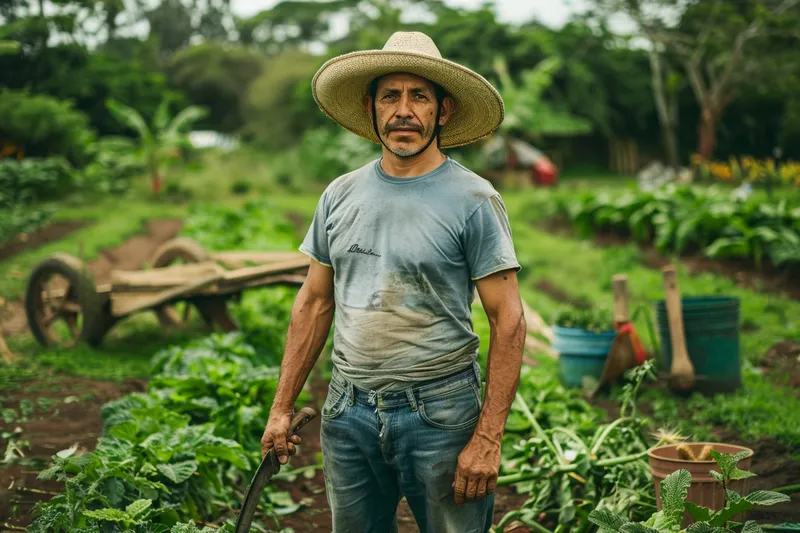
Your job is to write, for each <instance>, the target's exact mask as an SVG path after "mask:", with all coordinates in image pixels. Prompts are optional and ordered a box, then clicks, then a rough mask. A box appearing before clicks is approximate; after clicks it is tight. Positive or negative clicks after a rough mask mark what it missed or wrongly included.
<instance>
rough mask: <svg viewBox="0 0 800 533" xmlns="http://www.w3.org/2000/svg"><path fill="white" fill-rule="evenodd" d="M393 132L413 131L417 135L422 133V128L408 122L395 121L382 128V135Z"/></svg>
mask: <svg viewBox="0 0 800 533" xmlns="http://www.w3.org/2000/svg"><path fill="white" fill-rule="evenodd" d="M394 130H414V131H417V132H419V133H424V128H423V127H422V126H420V125H419V124H414V123H413V122H411V121H410V120H396V121H394V122H390V123H389V124H387V125H386V126H384V128H383V134H384V135H386V134H388V133H389V132H390V131H394Z"/></svg>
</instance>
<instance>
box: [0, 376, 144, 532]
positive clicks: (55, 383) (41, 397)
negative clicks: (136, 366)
mask: <svg viewBox="0 0 800 533" xmlns="http://www.w3.org/2000/svg"><path fill="white" fill-rule="evenodd" d="M17 386H18V387H19V389H18V390H14V391H13V394H10V395H9V396H8V397H6V398H5V401H3V400H2V399H0V411H2V415H3V416H2V417H0V433H2V432H9V433H16V434H17V435H19V438H20V440H21V441H27V442H29V443H30V447H25V446H22V452H23V453H24V458H22V459H21V460H17V461H15V463H16V464H13V465H12V466H10V467H8V468H3V469H0V526H2V524H3V523H4V522H9V524H11V525H14V526H25V525H27V524H28V523H30V521H31V520H32V519H33V516H32V515H31V513H30V511H31V510H32V509H33V506H34V505H35V504H36V502H37V501H40V500H43V499H48V498H49V497H50V494H49V493H50V492H55V491H60V490H61V489H62V486H61V484H60V483H57V482H55V481H41V480H37V479H36V476H37V474H38V472H39V471H40V470H41V469H42V468H43V466H44V465H46V464H47V463H48V462H49V460H50V457H51V456H53V455H54V454H55V453H57V452H59V451H60V450H65V449H67V448H69V447H70V446H72V445H74V444H77V445H78V446H79V448H81V449H85V450H92V449H94V447H95V445H96V443H97V439H98V438H100V436H101V434H102V430H103V420H102V418H101V417H100V408H101V407H102V405H103V404H104V403H106V402H108V401H111V400H114V399H116V398H119V397H121V396H123V395H125V394H128V393H131V392H138V391H143V390H144V389H145V382H144V381H142V380H136V379H130V380H126V381H124V382H122V383H111V382H107V381H94V380H90V379H84V378H77V377H71V376H52V375H45V376H41V377H38V378H36V379H34V380H32V381H27V382H24V383H20V384H18V385H17ZM3 392H4V393H8V392H9V391H3ZM10 396H13V399H11V397H10ZM0 442H3V449H5V444H6V441H5V439H0ZM42 491H44V492H42ZM0 530H4V529H3V528H2V527H0Z"/></svg>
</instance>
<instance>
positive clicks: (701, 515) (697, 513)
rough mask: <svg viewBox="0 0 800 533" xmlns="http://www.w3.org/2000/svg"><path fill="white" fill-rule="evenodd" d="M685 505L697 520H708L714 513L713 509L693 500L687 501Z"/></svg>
mask: <svg viewBox="0 0 800 533" xmlns="http://www.w3.org/2000/svg"><path fill="white" fill-rule="evenodd" d="M685 506H686V510H687V511H689V515H690V516H691V517H692V518H693V519H694V520H695V521H697V522H707V521H709V520H711V515H712V514H713V513H714V511H713V510H712V509H709V508H708V507H700V506H699V505H697V504H696V503H693V502H686V503H685Z"/></svg>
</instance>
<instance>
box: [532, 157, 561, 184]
mask: <svg viewBox="0 0 800 533" xmlns="http://www.w3.org/2000/svg"><path fill="white" fill-rule="evenodd" d="M533 171H534V173H535V175H536V183H538V184H539V185H552V184H554V183H555V182H556V181H557V180H558V168H557V167H556V166H555V165H554V164H553V162H552V161H550V160H549V159H547V158H546V157H543V158H542V159H539V160H538V161H537V162H536V163H534V164H533Z"/></svg>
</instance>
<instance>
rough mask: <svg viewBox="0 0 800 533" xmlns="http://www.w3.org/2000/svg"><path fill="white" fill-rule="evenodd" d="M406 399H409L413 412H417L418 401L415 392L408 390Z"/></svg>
mask: <svg viewBox="0 0 800 533" xmlns="http://www.w3.org/2000/svg"><path fill="white" fill-rule="evenodd" d="M406 398H408V403H409V404H411V410H412V411H414V412H416V411H417V399H416V398H415V397H414V390H413V389H411V388H410V387H409V388H407V389H406Z"/></svg>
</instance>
